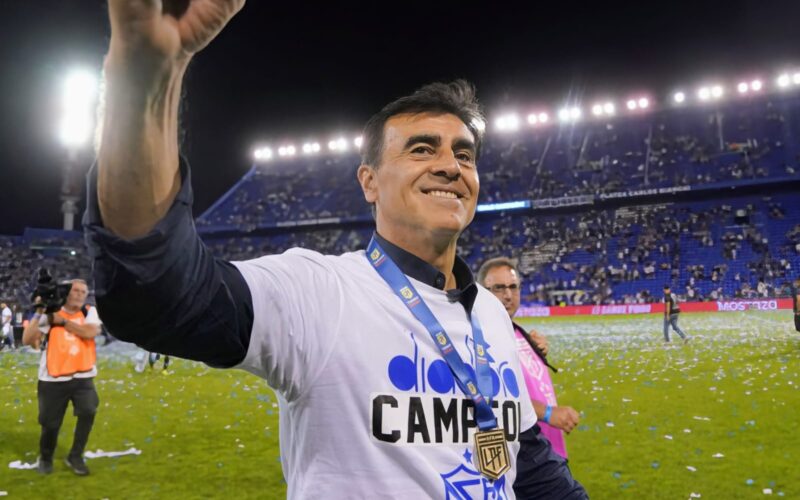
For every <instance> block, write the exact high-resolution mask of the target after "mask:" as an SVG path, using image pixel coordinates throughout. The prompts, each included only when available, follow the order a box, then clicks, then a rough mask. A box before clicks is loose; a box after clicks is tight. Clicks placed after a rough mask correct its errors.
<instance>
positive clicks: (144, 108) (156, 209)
mask: <svg viewBox="0 0 800 500" xmlns="http://www.w3.org/2000/svg"><path fill="white" fill-rule="evenodd" d="M243 5H244V0H173V1H170V0H163V1H161V2H158V1H155V0H111V1H109V7H108V8H109V17H110V19H111V43H110V46H109V52H108V56H107V57H106V61H105V79H106V89H105V102H104V106H105V112H104V117H103V123H102V127H103V128H102V135H101V138H100V148H99V151H98V158H97V163H98V179H97V201H98V203H99V206H100V213H101V215H102V218H103V223H104V225H105V227H106V228H108V229H109V230H110V231H111V232H113V233H114V234H116V235H118V236H120V237H122V238H125V239H132V238H136V237H140V236H144V235H145V234H147V233H148V232H149V231H150V230H151V229H152V228H153V227H154V226H155V225H156V223H157V222H158V221H159V220H161V218H162V217H164V215H165V214H166V213H167V211H168V210H169V208H170V206H171V204H172V201H173V200H174V198H175V195H176V194H177V193H178V190H179V188H180V184H181V178H180V173H179V170H178V106H179V101H180V95H181V81H182V79H183V75H184V72H185V71H186V67H187V65H188V64H189V60H190V59H191V58H192V56H193V55H194V54H195V53H196V52H198V51H199V50H200V49H202V48H203V47H205V46H206V45H207V44H208V43H209V42H210V41H211V40H212V39H213V38H214V36H216V35H217V33H219V31H220V30H221V29H222V28H223V27H224V26H225V24H226V23H227V22H228V21H229V20H230V19H231V18H232V17H233V15H234V14H236V12H238V11H239V9H241V8H242V6H243Z"/></svg>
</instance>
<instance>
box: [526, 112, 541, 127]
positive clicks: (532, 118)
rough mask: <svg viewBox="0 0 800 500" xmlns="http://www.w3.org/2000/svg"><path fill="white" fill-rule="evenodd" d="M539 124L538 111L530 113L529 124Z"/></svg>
mask: <svg viewBox="0 0 800 500" xmlns="http://www.w3.org/2000/svg"><path fill="white" fill-rule="evenodd" d="M538 124H539V115H537V114H536V113H531V114H529V115H528V125H538Z"/></svg>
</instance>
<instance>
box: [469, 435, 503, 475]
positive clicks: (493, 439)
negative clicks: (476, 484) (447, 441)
mask: <svg viewBox="0 0 800 500" xmlns="http://www.w3.org/2000/svg"><path fill="white" fill-rule="evenodd" d="M475 456H476V457H477V462H478V463H477V466H478V471H479V472H480V473H481V474H483V475H484V476H486V477H488V478H489V479H491V480H492V481H496V480H498V479H500V477H501V476H502V475H503V474H505V473H506V471H507V470H508V469H510V468H511V461H510V460H509V458H508V444H507V443H506V435H505V433H504V432H503V429H500V428H497V429H493V430H491V431H478V432H476V433H475Z"/></svg>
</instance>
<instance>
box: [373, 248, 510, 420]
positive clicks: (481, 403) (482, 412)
mask: <svg viewBox="0 0 800 500" xmlns="http://www.w3.org/2000/svg"><path fill="white" fill-rule="evenodd" d="M367 260H369V262H370V264H372V267H373V268H375V271H377V272H378V274H379V275H380V276H381V278H383V280H384V281H385V282H386V284H387V285H389V287H390V288H391V289H392V291H393V292H394V293H395V295H397V297H398V298H399V299H400V300H402V301H403V303H404V304H405V305H406V307H407V308H408V310H409V311H410V312H411V314H413V315H414V317H415V318H417V320H418V321H419V322H420V323H422V326H424V327H425V329H426V330H428V333H429V334H430V335H431V338H432V339H433V343H434V344H436V346H437V347H438V348H439V352H441V353H442V357H443V358H444V360H445V362H446V363H447V365H448V366H449V367H450V370H451V371H452V372H453V375H454V376H455V378H456V381H457V382H458V386H459V388H460V389H461V391H462V392H463V393H464V394H465V395H467V396H468V397H469V398H470V399H472V402H473V403H474V404H475V420H476V421H477V423H478V428H479V429H480V430H482V431H486V430H491V429H494V428H496V427H497V419H496V418H495V416H494V412H492V406H491V404H490V403H489V398H490V397H491V394H492V372H491V369H490V368H489V360H488V359H487V358H486V351H487V348H488V346H487V345H486V342H485V341H484V339H483V330H481V327H480V324H479V323H478V320H477V319H476V318H475V316H474V315H473V314H471V313H470V314H469V320H470V323H471V324H472V338H473V342H474V347H475V349H474V350H475V358H476V367H475V375H476V377H477V381H476V380H474V379H473V377H472V375H471V374H470V373H469V371H468V370H467V366H468V365H467V364H466V363H464V361H463V360H462V359H461V356H459V355H458V352H456V349H455V346H454V345H453V342H452V341H451V340H450V337H449V336H448V335H447V332H446V331H445V330H444V328H442V325H441V324H439V321H438V320H437V319H436V316H434V315H433V312H431V310H430V309H429V308H428V305H427V304H425V301H424V300H422V297H421V296H420V294H419V293H418V292H417V290H416V289H415V288H414V285H412V284H411V282H410V281H409V280H408V278H407V277H406V275H405V274H403V272H402V271H401V270H400V268H399V267H397V264H395V263H394V261H393V260H392V259H391V257H389V256H388V255H387V254H386V252H384V251H383V248H381V246H380V244H379V243H378V242H377V241H376V240H375V237H373V238H372V240H370V242H369V246H367Z"/></svg>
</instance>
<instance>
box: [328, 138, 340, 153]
mask: <svg viewBox="0 0 800 500" xmlns="http://www.w3.org/2000/svg"><path fill="white" fill-rule="evenodd" d="M338 147H339V143H338V142H336V141H335V140H331V141H328V149H329V150H331V151H336V148H338Z"/></svg>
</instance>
